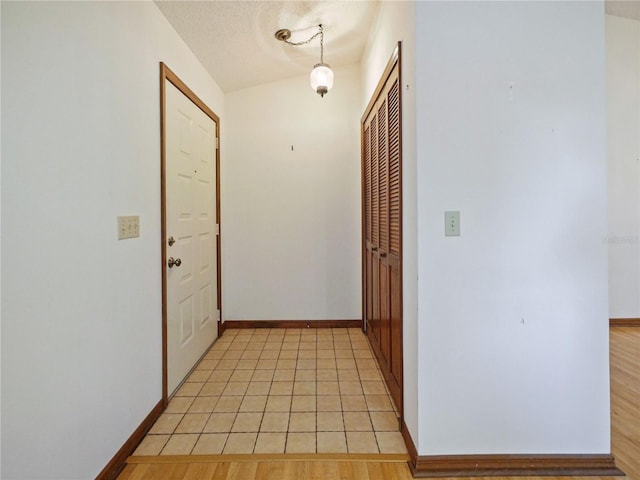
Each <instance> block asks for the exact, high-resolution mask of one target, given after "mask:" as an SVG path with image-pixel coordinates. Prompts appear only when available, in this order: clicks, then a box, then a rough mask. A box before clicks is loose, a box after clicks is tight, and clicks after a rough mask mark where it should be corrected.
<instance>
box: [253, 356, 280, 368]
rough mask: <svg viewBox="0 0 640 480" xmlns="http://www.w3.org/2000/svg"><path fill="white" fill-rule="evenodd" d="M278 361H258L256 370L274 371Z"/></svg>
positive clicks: (267, 359)
mask: <svg viewBox="0 0 640 480" xmlns="http://www.w3.org/2000/svg"><path fill="white" fill-rule="evenodd" d="M277 364H278V361H277V360H276V359H270V358H264V359H262V360H258V364H257V365H256V369H258V370H275V368H276V365H277Z"/></svg>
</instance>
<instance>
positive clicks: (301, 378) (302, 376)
mask: <svg viewBox="0 0 640 480" xmlns="http://www.w3.org/2000/svg"><path fill="white" fill-rule="evenodd" d="M295 378H296V382H315V381H316V371H315V370H296V377H295Z"/></svg>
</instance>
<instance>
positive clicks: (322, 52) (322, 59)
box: [318, 24, 324, 63]
mask: <svg viewBox="0 0 640 480" xmlns="http://www.w3.org/2000/svg"><path fill="white" fill-rule="evenodd" d="M318 26H319V27H320V63H324V30H323V29H322V24H320V25H318Z"/></svg>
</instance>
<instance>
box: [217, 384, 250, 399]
mask: <svg viewBox="0 0 640 480" xmlns="http://www.w3.org/2000/svg"><path fill="white" fill-rule="evenodd" d="M247 387H249V382H229V383H227V386H226V387H225V388H224V390H223V391H222V395H223V396H228V395H244V394H245V392H246V391H247Z"/></svg>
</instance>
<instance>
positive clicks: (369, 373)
mask: <svg viewBox="0 0 640 480" xmlns="http://www.w3.org/2000/svg"><path fill="white" fill-rule="evenodd" d="M358 374H359V375H360V380H362V381H375V382H381V381H382V376H381V375H380V372H379V371H378V369H377V368H361V369H360V370H358Z"/></svg>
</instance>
